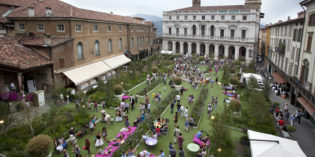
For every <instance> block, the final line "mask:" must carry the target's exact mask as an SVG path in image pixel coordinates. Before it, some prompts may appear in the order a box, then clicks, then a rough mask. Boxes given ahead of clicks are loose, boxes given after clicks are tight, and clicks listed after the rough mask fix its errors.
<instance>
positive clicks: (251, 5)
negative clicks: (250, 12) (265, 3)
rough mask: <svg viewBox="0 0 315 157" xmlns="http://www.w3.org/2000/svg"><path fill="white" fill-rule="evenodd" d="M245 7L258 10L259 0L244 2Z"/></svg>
mask: <svg viewBox="0 0 315 157" xmlns="http://www.w3.org/2000/svg"><path fill="white" fill-rule="evenodd" d="M245 7H247V8H250V9H257V10H260V8H261V0H245Z"/></svg>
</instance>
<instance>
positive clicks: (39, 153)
mask: <svg viewBox="0 0 315 157" xmlns="http://www.w3.org/2000/svg"><path fill="white" fill-rule="evenodd" d="M51 148H52V140H51V138H50V137H49V136H47V135H38V136H36V137H33V138H32V139H31V140H30V141H29V142H28V144H27V145H26V147H25V151H26V153H27V155H29V156H33V157H35V156H36V157H46V156H47V155H48V154H49V153H50V150H51Z"/></svg>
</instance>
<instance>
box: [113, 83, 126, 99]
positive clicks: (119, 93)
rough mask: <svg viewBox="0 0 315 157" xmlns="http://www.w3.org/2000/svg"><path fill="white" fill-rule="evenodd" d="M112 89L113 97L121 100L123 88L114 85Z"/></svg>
mask: <svg viewBox="0 0 315 157" xmlns="http://www.w3.org/2000/svg"><path fill="white" fill-rule="evenodd" d="M113 89H114V93H115V97H117V98H119V99H121V97H122V93H123V91H124V88H123V86H122V85H120V84H116V85H115V86H114V87H113Z"/></svg>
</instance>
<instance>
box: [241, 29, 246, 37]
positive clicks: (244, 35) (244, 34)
mask: <svg viewBox="0 0 315 157" xmlns="http://www.w3.org/2000/svg"><path fill="white" fill-rule="evenodd" d="M242 38H246V30H242Z"/></svg>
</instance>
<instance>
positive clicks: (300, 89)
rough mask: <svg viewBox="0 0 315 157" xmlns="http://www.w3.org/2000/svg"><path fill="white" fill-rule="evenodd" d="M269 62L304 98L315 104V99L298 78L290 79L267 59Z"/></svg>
mask: <svg viewBox="0 0 315 157" xmlns="http://www.w3.org/2000/svg"><path fill="white" fill-rule="evenodd" d="M267 60H268V62H269V63H270V64H271V66H272V67H274V68H275V69H276V71H277V72H278V73H280V74H281V75H282V76H284V77H285V79H286V80H288V82H289V83H290V84H291V86H292V87H294V88H295V90H296V91H298V92H299V93H300V94H301V95H302V96H303V97H304V98H306V99H307V100H308V101H309V102H311V103H312V104H315V97H314V95H313V94H312V92H310V91H309V90H307V89H306V88H305V87H304V86H303V85H302V84H301V83H299V82H298V80H297V79H296V78H293V77H289V76H288V75H287V74H286V73H285V72H283V71H282V70H281V69H280V68H279V67H278V66H277V65H275V64H274V63H273V62H272V61H271V60H270V59H269V58H267Z"/></svg>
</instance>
